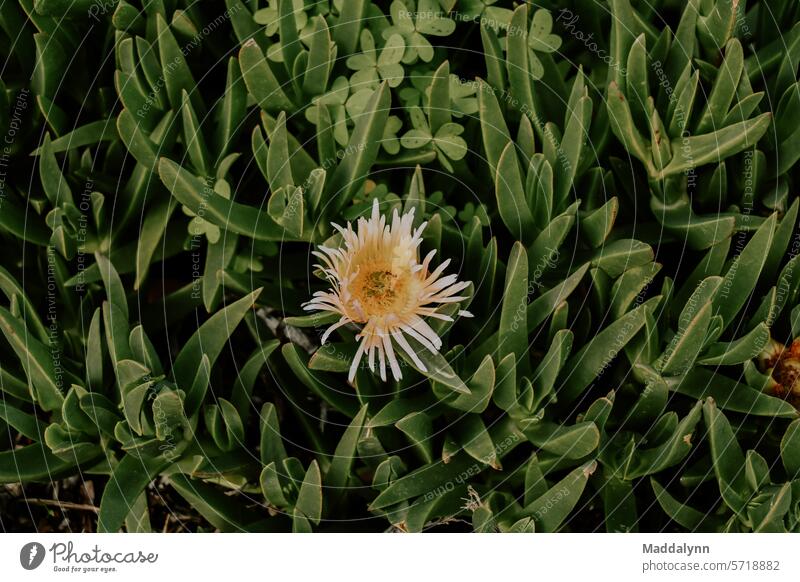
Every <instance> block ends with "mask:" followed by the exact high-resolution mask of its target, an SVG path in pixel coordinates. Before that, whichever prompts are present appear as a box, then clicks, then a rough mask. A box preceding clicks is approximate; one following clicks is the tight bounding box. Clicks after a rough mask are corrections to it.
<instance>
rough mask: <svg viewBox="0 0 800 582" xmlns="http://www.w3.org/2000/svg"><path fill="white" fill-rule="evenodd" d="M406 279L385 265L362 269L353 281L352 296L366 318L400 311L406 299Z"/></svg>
mask: <svg viewBox="0 0 800 582" xmlns="http://www.w3.org/2000/svg"><path fill="white" fill-rule="evenodd" d="M407 283H408V277H407V276H405V274H404V273H395V272H393V271H392V270H391V268H389V267H388V266H387V265H377V266H369V267H362V269H361V272H360V273H359V274H358V275H357V276H356V278H355V280H354V281H353V295H354V296H355V298H356V299H357V300H358V301H359V303H360V304H361V308H362V309H363V310H364V314H365V315H366V316H367V317H370V316H376V315H386V314H387V313H390V312H397V311H400V310H402V309H401V308H402V307H403V306H404V305H405V303H406V299H407V289H408V285H407Z"/></svg>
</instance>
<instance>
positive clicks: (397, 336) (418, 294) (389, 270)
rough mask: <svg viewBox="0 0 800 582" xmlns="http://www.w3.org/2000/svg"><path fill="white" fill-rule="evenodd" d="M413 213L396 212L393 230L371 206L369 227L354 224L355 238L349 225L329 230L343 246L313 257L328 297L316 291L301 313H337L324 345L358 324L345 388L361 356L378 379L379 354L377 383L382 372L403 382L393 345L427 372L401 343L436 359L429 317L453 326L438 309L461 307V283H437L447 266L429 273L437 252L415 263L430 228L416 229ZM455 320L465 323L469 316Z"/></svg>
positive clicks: (451, 278)
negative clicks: (338, 331)
mask: <svg viewBox="0 0 800 582" xmlns="http://www.w3.org/2000/svg"><path fill="white" fill-rule="evenodd" d="M413 222H414V209H413V208H412V209H411V210H410V211H409V212H406V213H404V214H403V215H402V216H401V215H400V214H399V213H398V212H397V210H396V209H395V211H394V213H393V215H392V222H391V225H389V224H387V220H386V216H384V215H383V214H381V213H380V210H379V208H378V200H377V199H375V201H374V202H373V205H372V215H371V216H370V217H369V219H366V218H364V217H361V218H359V219H358V223H357V227H358V229H357V231H356V230H353V225H352V224H350V223H349V222H348V223H347V228H342V227H341V226H339V225H337V224H333V227H334V228H335V229H336V230H338V231H339V233H340V234H341V235H342V239H343V243H344V246H340V247H339V248H328V247H325V246H321V245H320V247H319V250H317V251H314V252H313V255H314V256H315V257H317V258H318V259H319V260H320V261H321V264H319V265H316V267H318V268H319V269H321V270H322V272H323V273H324V275H325V278H326V279H327V280H328V282H330V284H331V288H330V289H329V290H327V291H317V292H315V293H314V297H313V299H312V300H311V301H309V302H307V303H305V304H304V305H303V309H305V310H306V311H328V312H332V313H337V314H339V315H340V316H341V317H340V319H339V320H338V321H337V322H336V323H334V324H333V325H332V326H330V327H329V328H328V329H327V330H326V331H325V333H324V334H323V336H322V338H321V339H322V343H323V344H324V343H325V341H326V340H327V339H328V337H329V336H330V334H331V332H333V331H334V330H335V329H338V328H340V327H342V326H343V325H347V324H351V323H352V324H358V325H360V326H362V327H361V330H360V331H359V333H358V334H357V336H356V339H357V340H358V342H359V343H358V349H357V350H356V354H355V357H354V358H353V362H352V364H351V365H350V373H349V376H348V378H349V380H350V381H352V380H353V378H355V374H356V370H357V369H358V365H359V363H360V362H361V359H362V357H363V356H364V355H365V354H366V355H367V357H368V362H369V369H370V370H372V372H375V355H376V353H377V356H378V362H379V365H378V367H379V370H380V376H381V379H382V380H383V381H384V382H385V381H386V364H387V362H388V364H389V368H390V369H391V371H392V376H394V378H395V379H396V380H399V379H400V378H402V377H403V375H402V373H401V371H400V364H399V363H398V360H397V356H396V354H395V348H394V346H393V343H392V340H394V343H396V344H397V347H398V348H399V349H401V350H403V352H405V353H406V354H407V355H408V357H409V358H411V361H413V362H414V364H415V365H416V366H417V368H419V369H420V370H422V371H427V369H426V367H425V364H424V363H423V362H422V360H421V359H420V357H419V355H418V354H417V353H416V352H415V351H414V348H412V346H411V345H410V344H409V342H408V339H407V338H406V336H409V337H411V338H414V339H415V340H416V341H418V342H419V343H420V344H422V346H424V347H425V348H427V349H428V350H430V351H431V352H433V353H437V352H438V351H439V349H440V348H441V347H442V340H441V339H440V338H439V336H438V335H437V334H436V332H435V331H434V330H433V329H432V328H431V326H430V325H428V324H427V323H426V322H425V320H424V319H423V318H425V317H432V318H435V319H442V320H445V321H452V320H453V318H452V317H450V316H449V315H446V314H443V313H438V312H437V309H439V308H440V307H442V306H443V305H446V304H448V303H457V302H459V301H463V300H464V299H466V297H462V296H460V295H459V292H460V291H463V290H464V289H465V288H466V287H467V286H468V285H469V284H470V283H469V282H468V281H466V282H465V281H460V282H459V281H458V275H456V274H451V275H445V276H442V274H443V273H444V270H445V269H446V268H447V266H448V265H449V264H450V260H449V259H448V260H446V261H444V262H443V263H442V264H440V265H439V266H438V267H436V269H434V270H433V271H431V270H430V264H431V260H432V259H433V256H434V254H435V253H436V251H431V252H429V253H428V254H427V255H426V256H425V259H424V260H423V261H422V262H420V261H419V245H420V243H421V242H422V238H421V235H422V231H423V230H424V229H425V226H426V224H427V223H423V224H422V225H420V226H419V227H417V228H416V229H414V228H413ZM458 315H460V316H466V317H469V316H470V313H469V312H467V311H463V310H462V311H459V312H458Z"/></svg>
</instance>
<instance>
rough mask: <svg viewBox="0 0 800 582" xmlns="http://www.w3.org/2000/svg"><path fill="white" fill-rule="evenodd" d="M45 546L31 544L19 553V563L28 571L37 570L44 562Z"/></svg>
mask: <svg viewBox="0 0 800 582" xmlns="http://www.w3.org/2000/svg"><path fill="white" fill-rule="evenodd" d="M44 554H45V551H44V546H43V545H42V544H40V543H39V542H29V543H27V544H25V545H24V546H22V549H21V550H20V551H19V563H20V564H22V567H23V568H25V569H26V570H35V569H36V568H38V567H39V566H41V565H42V562H43V561H44Z"/></svg>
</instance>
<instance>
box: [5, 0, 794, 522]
mask: <svg viewBox="0 0 800 582" xmlns="http://www.w3.org/2000/svg"><path fill="white" fill-rule="evenodd" d="M798 22H800V4H798V3H797V2H794V1H792V0H774V1H772V2H769V3H766V2H750V3H747V5H745V3H744V2H739V3H736V2H733V3H732V2H727V1H725V0H688V1H687V2H682V3H679V2H674V1H667V0H659V1H656V2H650V3H644V2H636V1H634V0H609V1H608V2H567V3H556V2H549V1H543V2H537V3H536V5H535V6H534V5H533V3H529V2H511V1H505V0H497V1H488V0H486V1H476V0H464V1H462V0H418V1H415V0H403V1H400V0H394V1H393V2H384V1H380V2H379V1H377V0H373V1H370V0H333V1H329V0H322V1H313V2H312V1H309V0H305V1H303V0H291V1H289V0H287V1H275V2H273V1H270V2H264V1H260V0H226V1H225V3H224V6H222V5H221V3H195V2H185V1H184V0H158V1H139V0H119V1H118V2H108V3H93V2H61V1H57V0H37V1H36V2H33V0H18V1H16V2H5V3H3V4H2V7H0V38H1V39H2V42H0V56H2V58H3V61H4V62H5V63H6V66H5V67H4V68H3V72H2V81H0V133H2V134H3V135H4V136H5V142H4V143H3V144H2V146H0V148H2V149H0V239H2V242H3V244H4V249H5V252H4V253H3V258H2V260H1V261H0V291H2V293H1V294H0V331H1V332H2V333H1V334H0V394H1V395H2V399H0V434H2V435H5V436H4V437H3V438H2V439H0V483H5V484H19V486H21V487H23V488H24V487H31V486H38V485H37V484H43V485H51V486H53V487H54V486H55V484H56V483H58V482H60V481H61V480H63V479H65V478H68V477H73V476H78V475H79V476H80V477H81V479H84V480H91V481H92V482H93V483H94V486H95V488H96V491H97V494H98V499H99V508H98V514H97V519H96V521H95V520H94V519H92V520H90V521H89V525H88V526H87V527H88V528H90V529H96V530H97V531H118V530H121V529H124V530H126V531H150V530H155V529H162V526H163V524H162V523H156V522H155V521H154V520H155V519H156V515H157V514H158V512H157V511H155V509H156V501H155V500H154V495H153V493H152V490H153V487H156V486H157V487H160V488H163V489H164V490H166V491H170V492H171V494H172V495H174V497H173V498H174V499H179V500H181V503H184V504H185V505H187V506H189V507H190V508H191V511H193V512H194V514H195V515H197V516H198V518H197V521H196V523H199V524H201V525H200V526H196V527H194V526H187V527H190V528H192V527H193V528H194V529H203V528H206V529H214V530H221V531H298V532H306V531H363V530H365V529H366V530H370V531H385V530H387V529H392V530H398V531H423V530H431V529H435V530H459V531H460V530H463V529H470V530H474V531H479V532H486V531H500V532H554V531H610V532H622V531H625V532H633V531H664V530H667V531H716V532H723V531H724V532H728V531H730V532H744V531H759V532H760V531H768V532H784V531H795V532H796V531H800V414H798V406H800V386H799V385H798V379H797V378H798V369H800V348H799V347H798V346H800V305H798V303H799V302H800V301H799V299H800V258H799V257H800V230H799V227H798V209H799V208H800V202H798V196H797V190H796V188H797V187H798V186H796V185H795V180H797V179H798V165H797V162H798V160H800V145H798V136H800V129H798V127H797V123H796V119H797V114H798V111H800V84H798V77H797V74H798V71H797V63H798V62H800V24H798ZM11 39H15V40H14V41H13V42H11ZM392 217H395V218H392ZM393 221H394V222H393ZM348 223H350V224H352V225H353V226H352V229H350V227H348V226H347V225H348ZM337 225H338V226H337ZM362 227H363V228H362ZM317 263H319V265H321V268H320V267H319V266H316V264H317ZM459 282H463V283H459ZM467 282H470V283H469V284H468V283H467ZM315 293H316V295H315ZM309 302H311V303H309ZM304 306H305V307H310V308H313V309H304ZM320 310H321V311H320ZM468 315H471V317H465V316H468ZM400 328H402V331H398V330H399V329H400ZM375 357H378V358H379V360H378V361H377V362H376V361H375V359H374V358H375ZM387 367H388V370H389V373H388V374H387V373H386V370H387ZM373 370H376V371H377V373H373Z"/></svg>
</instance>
